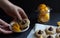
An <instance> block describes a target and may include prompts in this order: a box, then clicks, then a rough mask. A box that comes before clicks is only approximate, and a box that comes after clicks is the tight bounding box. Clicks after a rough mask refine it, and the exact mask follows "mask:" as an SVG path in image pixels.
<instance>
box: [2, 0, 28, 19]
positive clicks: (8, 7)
mask: <svg viewBox="0 0 60 38" xmlns="http://www.w3.org/2000/svg"><path fill="white" fill-rule="evenodd" d="M2 2H3V4H2V6H1V7H2V9H3V10H4V11H5V13H7V14H8V15H10V16H11V17H13V18H14V19H15V18H18V19H19V20H22V19H26V18H28V17H27V15H26V14H25V12H24V10H23V9H22V8H21V7H18V6H16V5H14V4H12V3H11V2H9V1H6V0H5V1H2Z"/></svg>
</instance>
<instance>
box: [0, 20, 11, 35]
mask: <svg viewBox="0 0 60 38" xmlns="http://www.w3.org/2000/svg"><path fill="white" fill-rule="evenodd" d="M9 26H10V24H8V23H6V22H5V21H3V20H2V19H0V33H3V34H11V33H12V31H11V30H9Z"/></svg>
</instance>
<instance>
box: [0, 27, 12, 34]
mask: <svg viewBox="0 0 60 38" xmlns="http://www.w3.org/2000/svg"><path fill="white" fill-rule="evenodd" d="M0 32H2V33H4V34H11V33H12V31H6V30H4V29H2V28H0Z"/></svg>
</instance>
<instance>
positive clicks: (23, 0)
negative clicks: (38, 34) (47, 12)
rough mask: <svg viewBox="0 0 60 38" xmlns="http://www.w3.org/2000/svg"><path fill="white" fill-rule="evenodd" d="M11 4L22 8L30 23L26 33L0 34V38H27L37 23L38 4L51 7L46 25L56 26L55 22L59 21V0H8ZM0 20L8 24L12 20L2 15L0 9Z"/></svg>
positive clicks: (2, 12)
mask: <svg viewBox="0 0 60 38" xmlns="http://www.w3.org/2000/svg"><path fill="white" fill-rule="evenodd" d="M9 1H11V2H12V3H13V4H15V5H18V6H20V7H22V8H23V9H24V10H25V12H26V14H27V16H28V17H29V19H30V21H31V25H30V28H29V30H28V31H26V32H24V33H13V34H10V35H4V34H0V38H27V35H28V34H29V32H30V30H31V29H32V28H33V26H34V24H35V23H36V22H37V15H38V12H35V10H37V7H38V5H39V4H41V3H44V4H46V5H47V6H49V7H51V8H52V10H51V19H50V21H49V22H48V23H47V24H51V25H56V22H57V21H59V20H60V0H9ZM0 18H1V19H3V20H4V21H6V22H8V23H10V21H11V20H12V18H11V17H10V16H8V15H6V14H5V13H4V11H3V10H2V9H0Z"/></svg>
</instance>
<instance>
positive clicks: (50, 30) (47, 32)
mask: <svg viewBox="0 0 60 38" xmlns="http://www.w3.org/2000/svg"><path fill="white" fill-rule="evenodd" d="M45 32H46V34H49V35H51V34H54V33H55V32H56V31H55V28H54V27H52V26H50V27H48V28H46V29H45Z"/></svg>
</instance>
